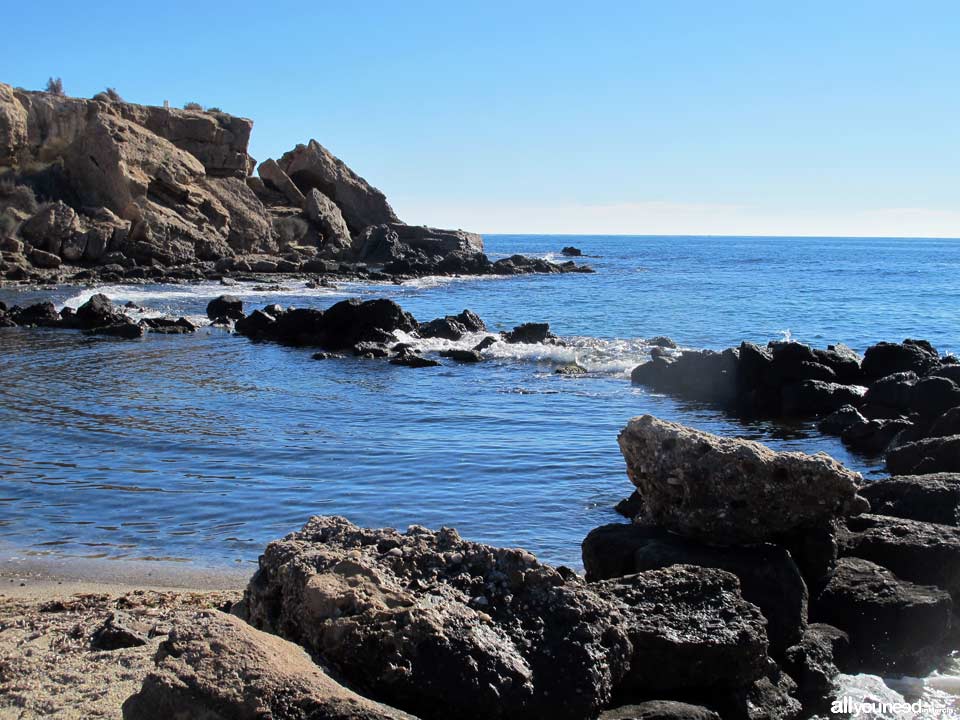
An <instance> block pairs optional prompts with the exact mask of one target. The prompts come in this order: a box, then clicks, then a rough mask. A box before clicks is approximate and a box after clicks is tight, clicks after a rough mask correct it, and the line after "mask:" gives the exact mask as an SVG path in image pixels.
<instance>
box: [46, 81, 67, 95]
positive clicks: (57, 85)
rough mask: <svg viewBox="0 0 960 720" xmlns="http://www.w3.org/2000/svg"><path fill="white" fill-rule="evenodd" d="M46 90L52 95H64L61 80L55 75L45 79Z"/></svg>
mask: <svg viewBox="0 0 960 720" xmlns="http://www.w3.org/2000/svg"><path fill="white" fill-rule="evenodd" d="M47 92H48V93H50V94H52V95H61V96H62V95H66V93H65V92H64V91H63V80H61V79H60V78H55V77H52V78H50V79H49V80H47Z"/></svg>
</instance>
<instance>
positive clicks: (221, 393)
mask: <svg viewBox="0 0 960 720" xmlns="http://www.w3.org/2000/svg"><path fill="white" fill-rule="evenodd" d="M486 240H487V249H488V252H489V253H490V254H491V255H492V256H503V255H509V254H512V253H514V252H520V253H525V254H531V255H538V256H548V257H558V255H559V250H560V248H561V247H563V246H564V245H570V244H573V245H576V246H577V247H579V248H581V249H582V250H583V252H584V253H585V255H587V256H589V257H586V258H584V261H585V262H588V263H589V264H591V265H592V266H593V267H594V268H595V269H596V270H597V272H596V274H593V275H580V274H571V275H563V276H526V277H517V278H496V279H489V278H484V279H454V280H450V279H429V278H428V279H423V280H418V281H414V282H409V283H405V284H403V285H399V286H398V285H390V284H387V285H382V284H362V283H343V284H341V285H340V286H339V287H338V288H336V289H327V288H320V289H308V288H306V287H305V286H304V284H303V283H285V287H287V289H286V290H283V291H258V290H254V289H253V287H252V286H251V285H240V286H237V287H232V288H224V287H222V286H220V285H218V284H216V283H204V284H200V285H163V286H143V285H129V286H102V287H92V288H79V287H61V288H57V289H55V290H30V291H17V290H13V289H5V290H0V300H4V301H5V302H7V303H8V304H9V303H11V302H19V303H20V304H24V303H27V302H30V301H33V300H35V299H39V298H48V297H50V298H52V299H54V301H55V302H57V303H59V304H68V305H72V306H77V305H79V304H80V303H82V302H83V301H84V300H85V299H86V298H87V297H89V296H90V295H91V294H92V293H94V292H104V293H106V294H107V295H109V296H110V297H111V298H113V299H114V300H116V301H118V302H127V301H133V302H135V303H137V304H138V305H140V306H143V307H145V308H147V309H148V310H150V311H155V312H163V313H170V314H175V315H180V314H184V315H188V316H196V317H202V316H203V313H204V308H205V306H206V303H207V302H208V301H209V300H210V299H211V298H213V297H215V296H217V295H219V294H222V293H223V292H230V293H231V294H237V295H241V296H242V297H243V298H244V300H245V301H246V302H247V306H248V307H256V306H262V305H266V304H269V303H273V302H280V303H282V304H285V305H297V306H312V307H327V306H329V305H331V304H332V303H334V302H336V301H338V300H341V299H344V298H346V297H362V298H372V297H391V298H394V299H395V300H397V301H398V302H400V303H401V305H403V307H404V308H405V309H407V310H409V311H411V312H413V313H414V315H415V316H416V317H417V318H418V319H420V320H429V319H432V318H434V317H437V316H441V315H445V314H449V313H457V312H459V311H461V310H463V309H464V308H470V309H472V310H474V311H475V312H477V313H479V314H480V315H481V317H483V318H484V320H486V322H487V324H488V326H489V327H490V329H491V330H494V331H495V330H500V329H509V328H510V327H512V326H513V325H515V324H517V323H520V322H525V321H548V322H550V324H551V327H552V329H553V330H554V332H556V333H557V334H558V335H561V336H563V337H564V338H565V339H566V340H567V341H568V343H569V346H568V347H566V348H551V347H546V346H503V345H497V346H494V348H492V349H491V350H490V351H489V356H488V359H487V360H486V361H485V362H482V363H479V364H476V365H456V364H444V365H443V366H442V367H438V368H426V369H410V368H404V367H396V366H392V365H389V364H388V363H385V362H382V361H376V360H360V359H353V358H348V359H342V360H327V361H316V360H313V359H311V351H310V350H306V349H294V348H285V347H280V346H277V345H271V344H254V343H251V342H250V341H248V340H247V339H245V338H243V337H240V336H236V335H231V334H229V333H226V332H224V331H221V330H217V329H212V328H207V329H204V330H202V331H201V332H199V333H197V334H195V335H190V336H163V335H147V336H146V337H145V338H144V339H143V340H140V341H125V340H116V339H109V338H91V337H85V336H83V335H81V334H79V333H75V332H70V331H55V330H21V329H13V330H5V331H2V332H0V542H4V543H5V544H8V545H10V546H13V547H17V548H20V549H22V550H25V551H27V552H31V553H40V554H57V555H66V556H84V557H105V558H131V559H132V558H137V559H142V558H151V559H152V558H166V559H178V560H190V561H194V562H201V563H204V564H208V565H226V564H233V563H249V562H253V561H255V560H256V557H257V555H258V553H259V552H260V551H261V550H262V548H263V546H264V544H265V543H266V542H267V541H269V540H271V539H273V538H276V537H278V536H281V535H283V534H285V533H287V532H289V531H291V530H293V529H296V528H298V527H299V526H300V525H302V524H303V523H304V522H305V520H306V519H307V518H308V517H309V516H310V515H312V514H339V515H345V516H347V517H348V518H350V519H351V520H353V521H354V522H357V523H359V524H363V525H370V526H394V527H405V526H407V525H408V524H412V523H416V524H422V525H427V526H430V527H438V526H441V525H449V526H455V527H457V528H458V529H459V530H460V532H461V534H462V535H464V536H465V537H468V538H470V539H475V540H480V541H485V542H490V543H494V544H498V545H507V546H522V547H525V548H528V549H529V550H531V551H534V552H535V553H537V554H538V555H539V556H541V557H542V558H543V559H544V560H546V561H549V562H553V563H564V564H567V565H571V566H573V567H578V566H579V565H580V556H579V554H580V549H579V545H580V542H581V540H582V539H583V537H584V535H586V533H587V532H588V531H589V530H590V529H591V528H593V527H595V526H597V525H600V524H603V523H607V522H613V521H616V520H618V519H619V518H618V516H617V515H616V514H615V513H614V512H613V505H614V504H615V503H616V502H617V501H618V500H620V499H621V498H623V497H625V496H626V495H628V494H629V493H630V491H631V489H632V488H631V486H630V484H629V482H628V480H627V478H626V475H625V472H624V465H623V461H622V459H621V457H620V453H619V450H618V448H617V443H616V438H617V432H618V431H619V429H620V428H621V427H622V426H623V425H624V424H625V422H626V421H627V420H628V419H629V418H630V417H633V416H635V415H639V414H643V413H653V414H655V415H659V416H661V417H664V418H668V419H671V420H677V421H680V422H683V423H686V424H689V425H693V426H696V427H700V428H703V429H706V430H709V431H712V432H717V433H722V434H727V435H738V436H743V437H750V438H755V439H759V440H761V441H763V442H766V443H768V444H770V445H771V446H773V447H775V448H779V449H792V450H803V451H807V452H815V451H819V450H823V451H826V452H828V453H831V454H833V455H834V456H836V457H837V458H839V459H841V460H842V461H843V462H845V463H846V464H847V465H849V466H851V467H853V468H855V469H857V470H860V471H862V472H863V473H864V474H865V475H867V476H868V477H875V476H878V475H879V474H882V467H881V463H880V461H879V459H878V458H868V457H862V456H857V455H853V454H851V453H849V452H848V451H846V450H845V449H844V447H843V446H842V445H841V443H840V442H839V441H838V440H837V439H835V438H830V437H824V436H821V435H820V434H818V433H817V432H816V430H815V429H814V428H813V427H812V426H811V425H810V424H809V423H803V424H797V425H792V426H786V425H782V424H774V423H767V422H752V423H742V422H739V421H736V420H734V419H732V418H729V417H727V416H725V415H723V414H722V413H720V412H718V411H716V410H714V409H711V408H708V407H703V406H697V405H694V404H690V403H683V402H680V401H677V400H675V399H672V398H669V397H664V396H661V395H657V394H654V393H651V392H650V391H648V390H646V389H643V388H635V387H631V385H630V382H629V371H630V369H631V368H632V367H634V366H635V365H637V364H639V363H640V362H642V361H644V360H645V359H647V358H648V357H649V355H648V351H649V346H648V345H647V344H646V343H645V342H643V339H644V338H649V337H652V336H655V335H669V336H670V337H672V338H674V339H675V340H676V341H677V342H678V343H680V344H681V345H682V346H684V347H694V348H700V347H707V348H716V349H718V348H723V347H727V346H731V345H736V344H739V342H740V341H741V340H745V339H746V340H753V341H757V342H766V341H767V340H770V339H777V338H781V337H783V336H784V335H789V336H790V337H793V338H795V339H797V340H800V341H803V342H808V343H813V344H815V345H820V346H824V345H826V344H828V343H835V342H844V343H846V344H848V345H850V346H852V347H854V348H856V349H858V350H861V351H862V350H863V349H864V348H865V347H867V346H868V345H869V344H872V343H873V342H876V341H878V340H902V339H903V338H905V337H922V338H927V339H929V340H930V341H931V342H933V343H934V344H935V345H936V346H938V348H939V349H940V350H941V351H944V352H945V351H955V350H958V349H960V321H958V317H960V314H958V311H960V284H958V282H957V276H958V270H960V241H954V240H921V239H835V238H818V239H804V238H732V237H722V238H721V237H586V236H579V237H558V236H549V237H546V236H492V237H488V238H487V239H486ZM477 339H479V338H471V339H470V341H469V342H468V343H467V342H465V343H461V345H464V346H466V345H468V344H472V343H473V342H475V341H476V340H477ZM445 346H446V343H444V341H430V342H427V343H424V344H423V347H424V350H425V351H426V352H428V353H429V352H431V351H433V350H436V349H439V348H441V347H445ZM571 361H578V362H580V363H581V364H582V365H584V366H585V367H587V368H588V370H590V371H591V372H590V374H588V375H587V376H586V377H581V378H566V377H561V376H557V375H555V374H554V370H555V369H556V368H557V367H558V365H559V364H562V363H566V362H571Z"/></svg>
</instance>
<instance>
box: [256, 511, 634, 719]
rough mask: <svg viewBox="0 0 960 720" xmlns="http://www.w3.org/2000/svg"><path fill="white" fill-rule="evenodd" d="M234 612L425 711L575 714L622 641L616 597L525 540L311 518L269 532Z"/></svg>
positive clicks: (606, 674) (611, 671) (600, 689)
mask: <svg viewBox="0 0 960 720" xmlns="http://www.w3.org/2000/svg"><path fill="white" fill-rule="evenodd" d="M239 612H240V613H241V614H242V616H243V617H245V618H246V619H247V620H248V621H249V622H250V623H251V624H253V625H254V626H256V627H258V628H263V629H265V630H268V631H270V632H274V633H277V634H279V635H281V636H283V637H286V638H288V639H290V640H294V641H296V642H299V643H300V644H302V645H304V646H305V647H306V648H307V649H308V650H311V651H313V652H316V653H317V654H318V655H320V656H321V657H323V658H324V659H325V661H326V662H328V663H329V664H330V666H331V667H332V668H333V669H335V670H336V671H337V672H338V673H339V675H340V676H341V677H343V678H344V679H345V680H346V681H348V682H350V683H351V685H353V686H354V687H355V688H357V689H358V690H360V691H361V692H365V693H368V694H369V695H370V696H371V697H374V698H376V699H378V700H381V701H383V702H387V703H389V704H391V705H394V706H396V707H400V708H403V709H405V710H407V711H409V712H413V713H415V714H417V715H420V716H422V717H425V718H449V717H460V718H470V719H472V718H476V719H477V720H480V719H481V718H548V717H549V718H570V719H571V720H572V719H573V718H583V717H589V716H591V714H596V713H597V712H599V710H600V709H601V708H602V707H603V706H604V705H606V704H607V703H608V702H609V700H610V698H611V697H612V693H613V690H614V687H615V686H616V685H617V684H618V683H619V681H620V680H621V679H622V677H623V675H624V674H625V673H626V670H627V666H628V663H629V657H630V653H631V650H632V646H631V643H630V640H629V639H628V637H627V629H626V622H625V618H624V617H623V616H622V614H621V613H620V611H619V609H618V607H617V605H616V604H615V603H612V602H610V601H607V600H604V599H602V598H600V597H599V596H598V595H597V594H596V593H593V592H591V591H589V590H587V589H586V588H585V587H584V585H583V583H582V581H576V579H572V580H571V581H569V582H568V581H567V580H566V579H565V578H564V576H563V575H561V574H560V573H559V572H557V571H556V570H554V569H553V568H551V567H549V566H546V565H543V564H541V563H539V562H538V561H537V560H536V558H534V557H533V556H532V555H531V554H529V553H527V552H525V551H523V550H510V549H500V548H493V547H489V546H486V545H480V544H477V543H471V542H466V541H464V540H461V539H460V537H459V535H457V533H456V531H454V530H452V529H446V528H445V529H441V530H439V531H437V532H430V531H428V530H426V529H425V528H421V527H416V526H414V527H411V528H410V529H409V530H408V531H407V532H406V533H405V534H401V533H398V532H396V531H395V530H389V529H387V530H368V529H362V528H359V527H357V526H355V525H353V524H351V523H350V522H349V521H347V520H345V519H344V518H339V517H315V518H312V519H311V520H310V521H309V522H308V523H307V524H306V526H304V528H303V530H301V531H300V532H298V533H294V534H292V535H289V536H287V537H286V538H284V539H283V540H280V541H276V542H273V543H271V544H270V545H269V546H268V547H267V549H266V551H265V553H264V555H263V556H262V557H261V558H260V569H259V571H258V572H257V573H256V575H254V577H253V579H252V580H251V582H250V585H249V586H248V588H247V590H246V593H245V595H244V600H243V603H242V605H241V608H240V609H239Z"/></svg>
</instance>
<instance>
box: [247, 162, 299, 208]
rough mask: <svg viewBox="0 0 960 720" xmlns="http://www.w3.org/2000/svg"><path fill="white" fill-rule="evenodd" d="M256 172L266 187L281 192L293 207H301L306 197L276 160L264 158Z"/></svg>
mask: <svg viewBox="0 0 960 720" xmlns="http://www.w3.org/2000/svg"><path fill="white" fill-rule="evenodd" d="M257 174H258V175H259V176H260V179H261V180H263V182H264V184H266V186H267V187H269V188H273V189H274V190H276V191H277V192H279V193H282V194H283V196H284V197H285V198H286V199H287V201H288V202H289V203H290V204H291V205H293V206H294V207H298V208H302V207H303V206H304V203H305V202H306V198H305V197H304V195H303V193H302V192H300V189H299V188H298V187H297V186H296V185H295V184H294V183H293V180H291V179H290V177H289V176H288V175H287V174H286V173H285V172H284V171H283V170H282V169H281V168H280V166H279V165H278V164H277V161H276V160H273V159H270V160H264V161H263V162H262V163H260V166H259V167H258V168H257Z"/></svg>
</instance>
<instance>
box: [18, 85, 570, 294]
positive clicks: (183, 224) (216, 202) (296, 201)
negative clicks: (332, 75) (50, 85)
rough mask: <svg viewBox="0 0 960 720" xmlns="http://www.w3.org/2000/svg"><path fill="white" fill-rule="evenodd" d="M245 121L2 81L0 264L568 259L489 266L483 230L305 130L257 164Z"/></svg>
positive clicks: (430, 265)
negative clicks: (399, 200) (397, 200)
mask: <svg viewBox="0 0 960 720" xmlns="http://www.w3.org/2000/svg"><path fill="white" fill-rule="evenodd" d="M252 129H253V121H252V120H248V119H246V118H240V117H235V116H232V115H228V114H226V113H223V112H219V111H202V110H178V109H172V108H167V107H147V106H143V105H135V104H131V103H125V102H114V101H111V100H109V99H108V98H107V97H106V95H103V94H101V95H98V96H97V97H96V98H94V99H91V100H86V99H82V98H70V97H64V96H60V95H55V94H51V93H46V92H29V91H25V90H21V89H15V88H12V87H10V86H9V85H4V84H2V83H0V252H2V257H0V277H3V278H5V279H7V280H44V281H49V280H51V279H61V280H70V279H75V280H88V279H91V278H94V277H98V276H99V277H105V276H106V277H107V278H108V279H115V278H118V277H122V278H124V279H147V278H153V279H158V278H163V277H168V276H173V277H178V278H183V279H191V278H195V279H200V278H203V277H216V276H219V275H222V274H227V273H231V272H241V273H243V272H260V273H264V272H285V273H299V272H329V273H337V272H354V273H355V272H360V273H361V274H362V273H364V272H366V270H365V266H366V265H374V266H383V268H384V270H385V271H386V272H387V273H389V274H391V275H392V276H397V275H401V276H402V275H418V274H425V273H433V272H441V273H445V274H458V273H470V274H484V273H494V272H502V273H507V274H509V273H513V272H557V271H562V270H570V269H574V267H573V265H572V263H568V264H565V265H564V266H558V265H552V264H543V263H542V262H541V263H539V264H538V263H537V262H530V261H527V262H524V261H513V262H511V263H506V264H503V263H501V265H500V266H495V264H494V263H491V262H490V261H489V260H488V259H487V257H486V256H485V255H483V240H482V238H481V237H480V236H479V235H476V234H474V233H468V232H463V231H461V230H437V229H434V228H428V227H414V226H408V225H406V224H404V223H402V222H401V221H400V220H399V218H398V217H397V215H396V213H394V211H393V209H392V208H391V207H390V205H389V203H388V202H387V199H386V197H385V196H384V194H383V193H382V192H380V191H379V190H378V189H377V188H375V187H373V186H372V185H370V184H369V183H368V182H367V181H366V180H364V179H363V178H362V177H360V176H359V175H357V174H356V173H355V172H353V171H352V170H351V169H350V168H349V167H347V165H346V164H345V163H344V162H343V161H342V160H340V159H339V158H337V157H335V156H334V155H333V154H331V153H330V152H329V151H328V150H327V149H326V148H324V147H323V146H322V145H320V143H318V142H317V141H316V140H310V141H309V142H308V143H306V144H301V145H297V146H296V147H295V148H294V149H293V150H291V151H290V152H288V153H286V154H284V155H283V156H282V157H281V158H280V159H279V160H278V161H277V160H273V159H268V160H266V161H264V162H262V163H261V164H260V165H259V167H258V168H257V174H256V175H254V174H253V171H254V168H255V167H257V164H256V162H255V161H254V159H253V158H252V157H250V155H249V154H248V153H247V148H248V143H249V140H250V133H251V131H252ZM358 264H363V265H362V266H361V267H359V268H358V267H357V265H358Z"/></svg>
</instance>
